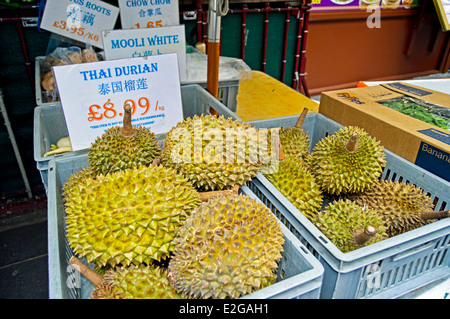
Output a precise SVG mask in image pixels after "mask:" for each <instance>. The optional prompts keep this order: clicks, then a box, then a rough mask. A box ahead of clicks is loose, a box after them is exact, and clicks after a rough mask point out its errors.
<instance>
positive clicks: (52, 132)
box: [33, 84, 240, 190]
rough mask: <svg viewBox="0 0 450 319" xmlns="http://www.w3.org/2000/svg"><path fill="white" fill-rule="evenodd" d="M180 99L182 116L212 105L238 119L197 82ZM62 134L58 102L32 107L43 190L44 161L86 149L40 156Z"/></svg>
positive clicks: (183, 89)
mask: <svg viewBox="0 0 450 319" xmlns="http://www.w3.org/2000/svg"><path fill="white" fill-rule="evenodd" d="M181 99H182V105H183V116H184V117H192V116H194V115H202V114H211V112H210V107H212V108H213V109H214V110H216V111H217V114H219V115H224V116H225V117H231V118H234V119H237V120H240V118H239V117H238V116H237V115H236V114H235V113H233V112H232V111H231V110H230V109H228V108H227V107H226V106H225V105H223V104H222V103H221V102H219V101H218V100H217V99H216V98H214V97H213V96H212V95H211V94H210V93H209V92H207V91H206V90H205V89H203V88H202V87H201V86H200V85H198V84H191V85H184V86H181ZM66 136H68V131H67V126H66V122H65V119H64V113H63V110H62V107H61V104H60V103H56V104H50V105H43V106H37V107H36V108H35V109H34V128H33V139H34V142H33V143H34V160H35V161H36V166H37V169H38V170H39V172H40V174H41V180H42V183H43V184H44V187H45V189H46V190H47V186H48V163H49V161H50V160H51V159H54V158H63V157H71V156H74V155H79V154H84V153H87V152H88V151H89V150H88V149H86V150H79V151H75V152H68V153H62V154H56V155H50V156H47V157H44V154H45V153H46V152H48V151H50V146H51V145H52V144H56V142H57V141H58V140H59V139H60V138H63V137H66ZM164 137H165V134H159V135H157V138H158V141H159V143H160V145H161V146H162V143H163V140H164Z"/></svg>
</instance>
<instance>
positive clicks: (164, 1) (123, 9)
mask: <svg viewBox="0 0 450 319" xmlns="http://www.w3.org/2000/svg"><path fill="white" fill-rule="evenodd" d="M119 8H120V21H121V23H122V29H142V28H153V27H164V26H170V25H178V24H180V15H179V9H178V0H119Z"/></svg>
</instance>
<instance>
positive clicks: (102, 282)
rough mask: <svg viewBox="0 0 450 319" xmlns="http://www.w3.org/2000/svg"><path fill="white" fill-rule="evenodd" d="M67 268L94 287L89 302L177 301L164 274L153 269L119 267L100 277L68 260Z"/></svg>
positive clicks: (158, 269)
mask: <svg viewBox="0 0 450 319" xmlns="http://www.w3.org/2000/svg"><path fill="white" fill-rule="evenodd" d="M69 262H70V264H71V265H73V266H74V267H75V268H76V269H78V270H79V271H80V272H81V273H82V274H84V275H85V276H86V278H88V279H89V280H91V282H92V283H93V284H94V290H93V291H92V293H91V296H90V299H180V298H181V295H179V294H178V293H176V292H175V290H174V289H173V288H172V286H171V285H170V282H169V280H168V278H167V271H166V270H164V269H162V268H160V267H158V266H154V265H145V264H139V265H130V266H127V267H125V266H119V267H116V268H114V269H110V270H108V271H107V272H106V274H105V275H103V276H100V275H99V274H96V273H95V271H94V270H92V269H90V268H88V267H87V266H86V265H84V264H83V263H82V262H81V261H80V260H79V259H78V258H76V257H72V258H71V259H70V260H69Z"/></svg>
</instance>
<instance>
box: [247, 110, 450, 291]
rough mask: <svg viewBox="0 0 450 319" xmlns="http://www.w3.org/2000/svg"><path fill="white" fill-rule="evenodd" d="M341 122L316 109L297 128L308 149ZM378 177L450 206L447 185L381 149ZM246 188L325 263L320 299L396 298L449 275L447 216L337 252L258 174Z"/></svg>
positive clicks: (277, 122)
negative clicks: (419, 190)
mask: <svg viewBox="0 0 450 319" xmlns="http://www.w3.org/2000/svg"><path fill="white" fill-rule="evenodd" d="M297 118H298V116H289V117H285V118H278V119H273V120H261V121H254V122H250V124H253V125H254V126H256V127H258V128H273V127H289V126H293V125H295V122H296V120H297ZM341 127H343V126H342V125H340V124H338V123H336V122H335V121H332V120H331V119H329V118H327V117H325V116H323V115H322V114H320V113H315V114H308V116H307V117H306V120H305V122H304V124H303V126H302V128H304V129H305V131H306V132H307V133H308V135H309V136H310V139H311V149H312V147H313V146H314V145H315V144H316V143H317V142H318V141H319V140H320V139H322V138H323V137H325V136H327V135H329V134H333V133H334V132H336V131H337V130H338V129H339V128H341ZM385 153H386V159H387V165H386V167H385V169H384V171H383V174H382V177H381V178H382V179H387V180H394V181H401V182H404V183H412V184H414V185H416V186H418V187H421V188H423V189H424V191H425V192H426V193H429V194H430V196H431V198H432V199H433V201H434V203H435V205H436V208H435V209H436V210H447V209H450V183H449V182H447V181H445V180H443V179H441V178H439V177H437V176H436V175H434V174H432V173H430V172H428V171H426V170H424V169H422V168H420V167H418V166H417V165H414V164H412V163H410V162H408V161H406V160H404V159H403V158H401V157H399V156H397V155H396V154H394V153H392V152H390V151H388V150H386V151H385ZM248 186H249V188H250V189H251V190H252V191H253V192H254V193H255V194H256V195H257V196H258V197H259V198H260V199H261V200H262V201H263V202H264V203H265V204H266V205H267V206H268V207H269V208H271V209H272V211H273V212H274V213H275V215H276V216H278V218H279V219H280V220H282V221H283V222H284V223H285V225H288V228H289V229H290V230H291V232H292V233H294V234H295V235H296V236H297V238H298V239H299V240H300V241H301V242H302V243H303V244H304V245H305V246H306V247H307V248H308V249H309V250H310V251H311V252H312V253H313V254H314V256H315V257H316V258H317V259H319V261H320V262H321V263H322V265H323V266H324V269H325V272H324V280H323V285H322V290H321V298H324V299H329V298H341V299H360V298H361V299H363V298H374V299H375V298H397V297H400V296H402V295H404V294H407V293H408V292H411V291H413V290H416V289H418V288H420V287H422V286H425V285H427V284H429V283H432V282H434V281H437V280H439V279H441V278H448V277H450V251H449V250H450V218H446V219H442V220H439V221H436V222H433V223H432V224H429V225H426V226H422V227H420V228H417V229H414V230H411V231H409V232H406V233H403V234H400V235H397V236H394V237H391V238H388V239H386V240H383V241H381V242H378V243H375V244H372V245H369V246H365V247H362V248H359V249H357V250H354V251H351V252H348V253H343V252H341V251H340V250H339V249H338V248H337V247H336V246H335V245H334V244H333V243H332V242H331V241H330V240H329V239H328V238H327V237H326V236H325V235H324V234H323V233H322V232H321V231H320V230H319V229H318V228H317V227H316V226H314V225H313V224H312V223H311V222H310V221H309V219H308V218H306V217H305V216H304V215H303V214H302V213H301V212H300V211H299V210H298V209H297V208H296V207H295V206H294V205H293V204H291V203H290V202H289V200H287V199H286V197H284V196H283V195H282V194H281V193H280V192H279V191H278V190H277V189H276V188H275V187H274V186H273V185H272V184H271V183H270V182H269V181H268V180H267V179H266V178H265V177H264V176H263V175H262V174H258V176H257V177H256V178H254V179H253V180H252V181H251V182H250V183H249V184H248Z"/></svg>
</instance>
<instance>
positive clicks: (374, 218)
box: [311, 199, 387, 253]
mask: <svg viewBox="0 0 450 319" xmlns="http://www.w3.org/2000/svg"><path fill="white" fill-rule="evenodd" d="M311 222H312V223H313V224H314V225H315V226H316V227H317V228H318V229H319V230H320V231H321V232H322V233H323V234H324V235H325V236H326V237H327V238H328V239H329V240H330V241H331V242H332V243H333V244H334V245H335V246H336V247H337V248H338V249H340V250H341V251H342V252H344V253H347V252H351V251H353V250H355V249H358V248H360V247H362V246H359V245H357V244H356V243H355V242H354V235H355V233H356V232H358V231H363V230H364V229H365V228H366V226H373V227H375V229H376V230H377V233H376V235H375V236H373V237H372V238H371V239H370V240H369V241H368V242H367V243H365V244H364V246H367V245H370V244H373V243H376V242H379V241H382V240H384V239H386V238H387V234H386V226H385V223H384V220H383V219H382V217H381V216H380V215H379V214H378V213H377V212H376V211H374V210H371V209H367V208H364V207H362V206H359V205H357V204H355V203H354V202H352V201H350V200H348V199H339V200H336V201H334V202H332V203H330V204H329V205H328V206H327V207H326V208H325V209H324V210H323V211H321V212H320V213H319V214H316V215H315V216H314V217H313V218H312V219H311Z"/></svg>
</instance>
